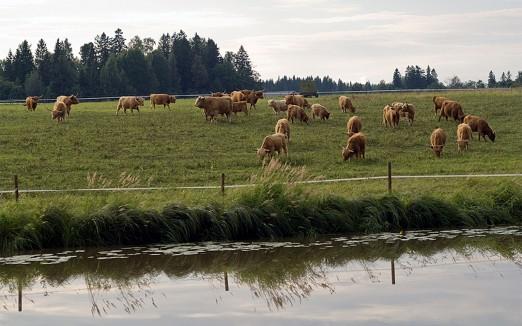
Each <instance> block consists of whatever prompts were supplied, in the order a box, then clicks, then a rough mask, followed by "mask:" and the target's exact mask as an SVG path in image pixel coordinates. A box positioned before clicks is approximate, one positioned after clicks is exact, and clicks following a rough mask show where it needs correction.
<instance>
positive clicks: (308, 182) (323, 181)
mask: <svg viewBox="0 0 522 326" xmlns="http://www.w3.org/2000/svg"><path fill="white" fill-rule="evenodd" d="M520 177H522V173H494V174H432V175H392V174H391V171H390V173H389V174H388V175H387V176H373V177H357V178H340V179H321V180H305V181H296V182H291V183H287V184H300V185H311V184H332V183H346V182H357V181H372V180H388V181H391V180H401V179H403V180H404V179H449V178H452V179H458V178H464V179H468V178H520ZM14 179H16V178H14ZM14 179H13V180H14ZM257 185H258V184H256V183H248V184H231V185H227V184H225V176H224V175H222V178H221V184H217V185H201V186H172V187H169V186H167V187H128V188H109V187H108V188H77V189H20V188H19V185H18V184H17V182H16V181H15V183H14V184H13V186H14V187H13V188H12V189H10V190H5V189H4V190H0V194H13V193H15V195H16V193H18V194H42V193H75V192H76V193H87V192H147V191H165V190H219V189H221V191H223V192H224V190H225V189H240V188H249V187H255V186H257ZM389 187H390V188H389V190H390V191H391V183H390V184H389Z"/></svg>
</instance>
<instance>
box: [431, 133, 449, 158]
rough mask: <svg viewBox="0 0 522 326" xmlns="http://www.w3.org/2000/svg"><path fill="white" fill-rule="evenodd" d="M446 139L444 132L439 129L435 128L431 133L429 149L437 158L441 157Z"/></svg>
mask: <svg viewBox="0 0 522 326" xmlns="http://www.w3.org/2000/svg"><path fill="white" fill-rule="evenodd" d="M447 138H448V137H447V135H446V132H445V131H444V130H443V129H441V128H437V129H435V130H433V132H432V133H431V137H430V147H431V149H432V150H433V153H435V155H436V156H437V157H441V155H442V150H443V149H444V145H446V139H447Z"/></svg>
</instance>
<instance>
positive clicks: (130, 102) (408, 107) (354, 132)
mask: <svg viewBox="0 0 522 326" xmlns="http://www.w3.org/2000/svg"><path fill="white" fill-rule="evenodd" d="M263 98H264V94H263V91H255V90H241V91H234V92H231V93H224V92H218V93H212V94H211V95H210V96H199V97H198V98H197V99H196V102H195V104H194V106H195V107H198V108H200V109H202V110H203V114H204V116H205V119H206V121H210V122H215V121H216V119H217V117H218V116H219V115H221V116H224V117H226V118H227V120H228V121H229V122H230V121H231V119H232V114H234V115H236V114H237V113H240V112H243V113H245V115H248V114H249V110H250V109H255V108H256V104H257V102H258V100H260V99H263ZM39 99H40V97H39V96H29V97H27V99H26V101H25V104H24V106H26V107H27V109H28V110H29V111H35V110H36V107H37V105H38V101H39ZM144 103H145V101H144V99H143V98H142V97H139V96H122V97H121V98H120V99H119V101H118V106H117V110H116V114H118V113H119V112H120V110H123V112H124V113H127V110H131V112H134V110H137V111H138V112H139V108H140V106H144ZM174 103H176V97H175V96H172V95H168V94H151V95H150V105H151V108H152V109H155V108H156V105H163V107H164V108H169V109H170V104H174ZM433 103H434V105H435V108H434V111H435V115H436V116H438V121H440V120H441V119H442V118H445V119H446V121H447V120H448V119H449V118H452V119H453V120H455V122H457V124H458V125H457V129H456V135H457V150H458V152H462V151H464V150H467V149H468V145H469V142H470V141H471V139H472V138H473V132H477V133H478V139H479V141H480V139H481V138H483V139H484V141H486V137H488V138H489V139H490V140H491V141H492V142H494V141H495V138H496V134H495V132H494V131H493V130H492V129H491V127H490V126H489V124H488V122H487V121H486V120H484V119H483V118H481V117H479V116H476V115H465V114H464V111H463V109H462V106H461V105H460V104H459V103H458V102H457V101H453V100H450V99H448V98H446V97H441V96H434V97H433ZM74 104H79V100H78V98H77V97H76V96H74V95H70V96H59V97H58V98H57V99H56V102H55V103H54V107H53V110H52V111H51V113H52V119H53V120H57V121H58V122H63V121H64V120H65V118H66V117H68V116H70V114H71V108H72V105H74ZM268 107H269V108H271V109H272V110H273V111H274V114H276V115H278V114H280V113H281V112H286V118H283V119H279V120H278V121H277V124H276V126H275V133H274V134H272V135H268V136H266V137H265V138H264V139H263V142H262V144H261V147H260V148H259V149H258V150H257V155H258V156H259V158H260V159H262V160H264V159H265V158H266V157H268V158H271V157H272V156H273V155H274V154H275V153H277V154H278V155H280V154H281V152H282V153H284V154H285V155H288V143H289V142H290V123H292V124H293V123H294V122H295V121H299V122H301V123H306V124H309V123H310V117H309V115H308V113H307V109H309V111H310V113H311V116H312V119H315V118H318V119H320V120H328V119H329V118H330V112H329V111H328V109H327V108H326V107H324V106H323V105H321V104H318V103H315V104H312V105H310V104H309V103H308V101H307V100H306V98H304V96H302V95H298V94H295V93H292V94H289V95H286V96H285V97H284V99H283V100H274V99H270V100H269V101H268ZM339 109H340V110H341V112H343V113H348V112H350V113H355V112H356V108H355V107H354V106H353V103H352V101H351V100H350V98H348V97H346V96H340V97H339ZM401 118H405V119H406V120H407V121H408V124H409V126H413V123H414V120H415V106H414V105H413V104H411V103H402V102H393V103H391V104H389V105H386V106H385V107H384V109H383V114H382V124H383V126H384V127H386V128H396V127H398V126H399V123H400V120H401ZM362 126H363V125H362V121H361V118H360V117H358V116H356V115H353V116H352V117H350V118H349V119H348V122H347V125H346V128H347V131H346V135H347V137H348V139H347V142H346V146H344V147H343V148H342V158H343V159H344V160H345V161H346V160H351V159H352V158H363V159H364V158H365V152H366V146H367V142H368V141H367V137H366V135H364V134H363V133H362ZM447 138H448V137H447V134H446V132H445V131H444V130H443V129H442V128H436V129H435V130H433V132H432V133H431V136H430V145H429V146H430V148H431V149H432V151H433V153H434V154H435V155H436V156H437V157H441V156H442V150H443V148H444V146H445V145H446V142H447Z"/></svg>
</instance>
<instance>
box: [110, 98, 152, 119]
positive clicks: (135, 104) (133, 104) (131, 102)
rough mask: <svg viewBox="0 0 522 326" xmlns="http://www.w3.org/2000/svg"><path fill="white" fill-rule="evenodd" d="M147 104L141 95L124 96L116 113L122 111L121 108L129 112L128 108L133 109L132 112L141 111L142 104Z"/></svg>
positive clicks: (124, 111)
mask: <svg viewBox="0 0 522 326" xmlns="http://www.w3.org/2000/svg"><path fill="white" fill-rule="evenodd" d="M143 105H145V101H144V100H143V98H142V97H139V96H122V97H120V100H119V101H118V106H117V107H116V115H118V113H120V110H121V109H123V113H127V110H131V113H134V110H136V111H138V113H140V106H143Z"/></svg>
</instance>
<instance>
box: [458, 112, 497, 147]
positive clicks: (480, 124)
mask: <svg viewBox="0 0 522 326" xmlns="http://www.w3.org/2000/svg"><path fill="white" fill-rule="evenodd" d="M463 121H464V123H467V124H468V125H469V126H470V128H471V131H473V132H478V134H479V141H480V137H482V138H484V141H486V136H488V138H489V139H491V141H492V142H495V138H496V137H497V134H496V133H495V132H494V131H493V129H491V127H490V126H489V124H488V122H487V121H486V120H484V119H482V118H481V117H478V116H476V115H467V116H465V117H464V119H463Z"/></svg>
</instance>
